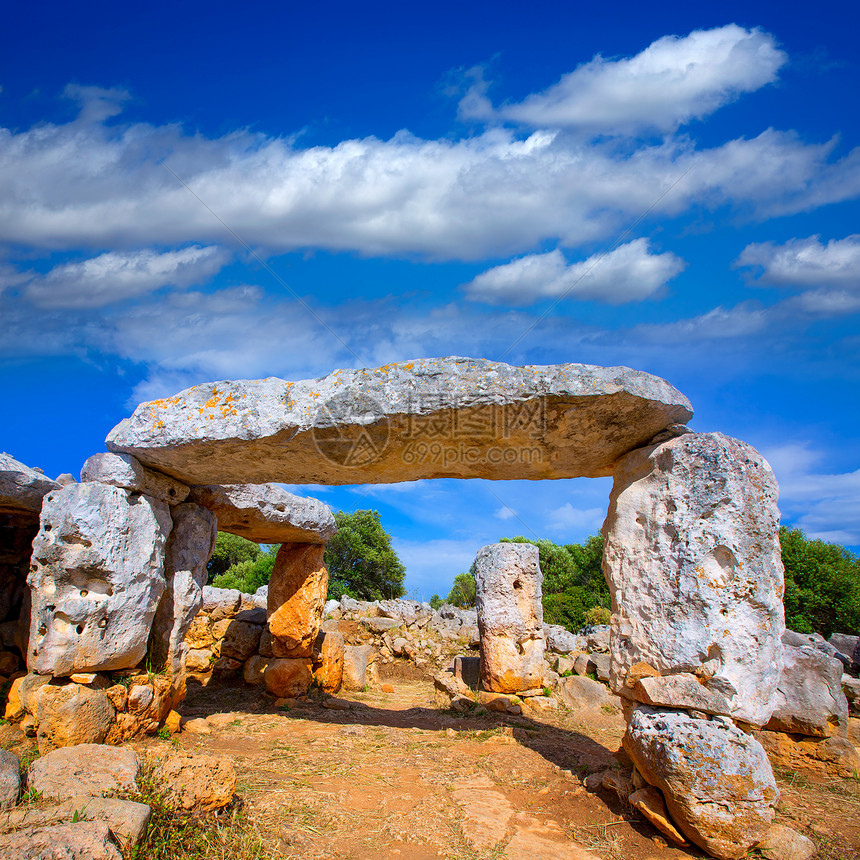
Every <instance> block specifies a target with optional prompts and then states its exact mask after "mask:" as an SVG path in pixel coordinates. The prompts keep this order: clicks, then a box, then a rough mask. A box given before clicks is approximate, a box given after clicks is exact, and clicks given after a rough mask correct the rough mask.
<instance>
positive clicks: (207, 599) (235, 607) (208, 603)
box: [203, 585, 242, 621]
mask: <svg viewBox="0 0 860 860" xmlns="http://www.w3.org/2000/svg"><path fill="white" fill-rule="evenodd" d="M241 605H242V592H241V591H238V590H237V589H235V588H213V587H212V586H211V585H206V586H204V587H203V611H204V612H206V613H207V614H208V615H209V617H210V618H211V619H212V620H213V621H220V620H221V619H222V618H232V617H233V616H234V615H235V614H236V613H237V612H238V611H239V607H240V606H241Z"/></svg>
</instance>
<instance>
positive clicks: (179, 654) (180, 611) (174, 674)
mask: <svg viewBox="0 0 860 860" xmlns="http://www.w3.org/2000/svg"><path fill="white" fill-rule="evenodd" d="M170 513H171V516H172V518H173V531H171V533H170V537H169V538H168V540H167V548H166V550H165V560H164V575H165V580H166V588H165V591H164V595H163V596H162V598H161V602H160V603H159V605H158V611H157V612H156V614H155V623H154V625H153V635H152V639H151V645H150V650H151V652H152V656H153V658H154V662H155V664H156V665H157V666H158V667H159V668H161V667H164V668H166V669H167V670H168V671H169V673H170V677H171V682H172V686H173V690H174V704H176V702H177V701H179V700H181V699H182V698H183V697H184V689H185V657H186V655H187V653H188V646H187V645H186V644H185V634H186V633H187V632H188V628H189V627H190V626H191V622H192V620H193V619H194V616H195V615H196V614H197V613H198V612H199V611H200V607H201V606H202V605H203V586H204V585H206V564H207V563H208V561H209V557H210V556H211V555H212V550H213V548H214V547H215V540H216V538H217V536H218V523H217V519H216V517H215V514H213V513H212V512H211V511H207V510H206V509H205V508H201V507H200V505H196V504H194V503H193V502H186V503H184V504H181V505H176V506H175V507H173V508H172V509H171V512H170Z"/></svg>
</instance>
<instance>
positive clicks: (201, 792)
mask: <svg viewBox="0 0 860 860" xmlns="http://www.w3.org/2000/svg"><path fill="white" fill-rule="evenodd" d="M155 774H156V776H157V778H158V779H159V780H160V781H161V782H163V784H164V785H165V787H166V793H165V799H166V801H167V802H168V803H169V804H170V805H171V806H174V807H176V808H178V809H184V810H186V811H189V812H190V811H191V810H195V811H196V812H208V811H209V810H211V809H220V808H221V807H222V806H226V805H227V804H228V803H230V801H231V800H232V799H233V794H234V793H235V791H236V769H235V768H234V767H233V762H232V761H231V760H230V759H229V758H226V757H225V756H214V755H197V754H193V753H184V752H175V753H167V755H166V757H165V758H164V759H163V760H162V761H161V762H159V764H158V765H157V767H156V770H155Z"/></svg>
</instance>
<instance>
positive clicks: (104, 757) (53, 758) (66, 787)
mask: <svg viewBox="0 0 860 860" xmlns="http://www.w3.org/2000/svg"><path fill="white" fill-rule="evenodd" d="M139 771H140V762H139V761H138V758H137V756H136V755H135V754H134V752H133V750H130V749H126V748H124V747H109V746H104V745H102V744H79V745H78V746H73V747H64V748H63V749H57V750H54V751H53V752H49V753H48V754H47V755H44V756H42V757H41V758H37V759H36V760H35V761H34V762H33V763H32V764H31V765H30V768H29V770H28V772H27V785H28V786H29V787H30V788H33V789H35V790H36V791H40V792H41V793H42V796H43V797H45V798H52V799H54V800H67V799H69V798H72V797H76V796H79V795H86V796H89V797H101V796H102V795H103V794H108V793H110V792H112V791H134V790H136V789H137V781H136V780H137V775H138V773H139Z"/></svg>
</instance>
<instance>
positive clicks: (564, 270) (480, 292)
mask: <svg viewBox="0 0 860 860" xmlns="http://www.w3.org/2000/svg"><path fill="white" fill-rule="evenodd" d="M683 268H684V261H683V260H682V259H681V258H680V257H677V256H675V255H674V254H672V253H670V252H666V253H663V254H652V253H651V249H650V247H649V243H648V240H647V239H635V240H634V241H632V242H628V243H627V244H625V245H621V246H619V247H618V248H616V249H614V250H613V251H611V252H609V253H604V254H595V255H594V256H592V257H589V258H588V259H587V260H583V261H581V262H579V263H571V264H568V263H567V261H566V260H565V258H564V255H563V254H562V253H561V251H559V250H558V249H556V250H554V251H550V252H549V253H547V254H529V255H527V256H525V257H520V258H519V259H518V260H514V261H512V262H510V263H505V264H504V265H502V266H496V267H495V268H492V269H489V270H488V271H486V272H482V273H481V274H480V275H478V276H477V277H476V278H475V279H474V280H473V281H471V282H470V283H469V284H466V286H465V287H464V289H465V292H466V296H467V298H469V299H472V300H473V301H480V302H486V303H488V304H493V305H529V304H533V303H534V302H537V301H540V300H541V299H549V298H552V299H561V298H572V299H593V300H594V301H599V302H606V303H607V304H613V305H618V304H623V303H625V302H634V301H641V300H642V299H645V298H648V297H649V296H653V295H654V294H656V293H658V292H659V291H660V290H661V288H662V287H663V286H665V284H666V283H667V282H668V281H670V280H671V279H672V278H674V277H675V276H676V275H677V274H679V273H680V272H681V270H682V269H683Z"/></svg>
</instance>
